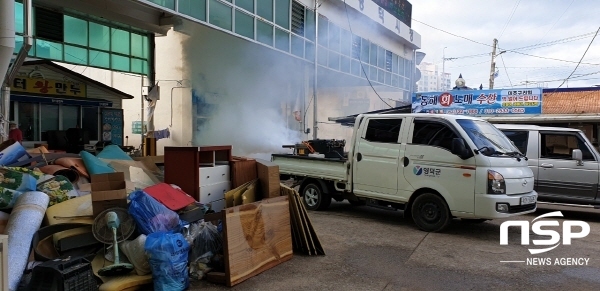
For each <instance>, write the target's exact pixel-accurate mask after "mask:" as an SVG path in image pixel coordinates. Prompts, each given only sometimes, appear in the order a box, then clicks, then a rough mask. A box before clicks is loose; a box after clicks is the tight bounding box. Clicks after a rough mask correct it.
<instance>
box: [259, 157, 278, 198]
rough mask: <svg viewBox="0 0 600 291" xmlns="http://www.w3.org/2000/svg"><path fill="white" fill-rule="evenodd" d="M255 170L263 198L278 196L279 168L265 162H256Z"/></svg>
mask: <svg viewBox="0 0 600 291" xmlns="http://www.w3.org/2000/svg"><path fill="white" fill-rule="evenodd" d="M256 169H257V174H258V179H259V180H260V188H261V192H262V194H263V196H262V197H263V198H271V197H277V196H279V195H280V190H279V188H280V187H279V186H280V183H281V182H280V181H279V166H278V165H276V164H274V163H272V162H269V161H265V160H259V159H257V160H256Z"/></svg>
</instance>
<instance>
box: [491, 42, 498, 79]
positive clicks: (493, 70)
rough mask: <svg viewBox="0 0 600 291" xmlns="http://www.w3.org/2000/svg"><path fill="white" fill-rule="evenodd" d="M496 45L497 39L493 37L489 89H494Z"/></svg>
mask: <svg viewBox="0 0 600 291" xmlns="http://www.w3.org/2000/svg"><path fill="white" fill-rule="evenodd" d="M496 46H498V40H497V39H495V38H494V48H493V50H492V65H491V67H490V90H491V89H494V73H495V72H496Z"/></svg>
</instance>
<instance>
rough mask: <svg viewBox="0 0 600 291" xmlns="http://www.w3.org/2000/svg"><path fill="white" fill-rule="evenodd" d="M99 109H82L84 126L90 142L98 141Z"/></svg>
mask: <svg viewBox="0 0 600 291" xmlns="http://www.w3.org/2000/svg"><path fill="white" fill-rule="evenodd" d="M98 116H99V113H98V107H83V108H82V120H83V122H82V124H83V126H82V127H81V128H83V129H84V130H85V131H87V132H89V134H90V140H98V130H99V128H100V127H99V121H98V118H99V117H98Z"/></svg>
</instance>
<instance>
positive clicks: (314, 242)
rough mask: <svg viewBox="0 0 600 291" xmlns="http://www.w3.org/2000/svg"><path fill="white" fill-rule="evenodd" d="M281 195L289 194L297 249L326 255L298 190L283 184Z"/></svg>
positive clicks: (305, 252) (306, 253) (306, 252)
mask: <svg viewBox="0 0 600 291" xmlns="http://www.w3.org/2000/svg"><path fill="white" fill-rule="evenodd" d="M281 195H286V196H288V197H289V200H290V216H291V223H292V230H293V232H292V235H293V236H294V243H295V245H294V248H295V250H297V251H300V252H301V253H303V254H305V255H309V256H310V255H325V251H324V249H323V246H322V245H321V242H320V240H319V237H318V236H317V233H316V231H315V229H314V228H313V226H312V222H311V221H310V218H309V216H308V212H307V211H306V208H305V207H304V203H302V198H301V197H300V195H299V194H298V192H297V191H296V190H294V189H292V188H289V187H287V186H285V185H283V184H282V185H281Z"/></svg>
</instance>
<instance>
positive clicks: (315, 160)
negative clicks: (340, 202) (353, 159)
mask: <svg viewBox="0 0 600 291" xmlns="http://www.w3.org/2000/svg"><path fill="white" fill-rule="evenodd" d="M272 160H273V162H274V163H275V164H277V165H279V173H281V174H286V175H292V176H294V175H301V176H304V177H313V178H318V179H327V180H332V181H338V182H345V181H346V179H347V177H348V172H347V167H346V162H347V161H348V160H347V159H341V158H339V159H333V158H320V157H308V156H298V155H292V154H273V155H272Z"/></svg>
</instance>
